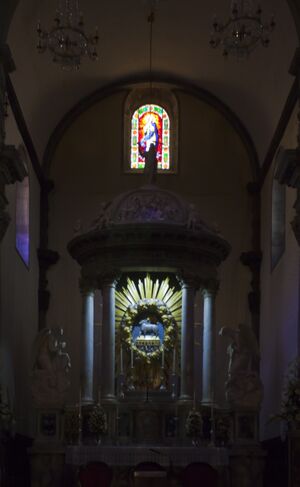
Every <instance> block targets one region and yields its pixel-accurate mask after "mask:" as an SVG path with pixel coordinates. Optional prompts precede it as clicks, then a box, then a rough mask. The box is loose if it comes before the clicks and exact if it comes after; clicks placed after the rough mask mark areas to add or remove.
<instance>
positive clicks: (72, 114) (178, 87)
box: [43, 76, 260, 182]
mask: <svg viewBox="0 0 300 487" xmlns="http://www.w3.org/2000/svg"><path fill="white" fill-rule="evenodd" d="M146 83H148V84H149V80H148V78H145V77H144V76H141V77H137V76H135V77H134V78H125V79H121V80H118V81H116V82H115V83H113V84H110V85H108V86H106V87H104V88H101V89H100V90H97V91H96V92H93V93H92V94H90V95H89V96H87V97H85V98H84V99H83V100H81V101H80V102H78V103H77V104H76V105H75V106H74V107H73V108H72V109H71V110H70V111H69V112H67V113H66V115H65V116H64V117H63V118H62V119H61V121H60V122H59V123H58V125H57V126H56V128H55V129H54V131H53V132H52V134H51V136H50V138H49V141H48V144H47V146H46V149H45V152H44V157H43V170H44V173H45V176H46V177H47V176H49V172H50V167H51V162H52V159H53V156H54V153H55V151H56V148H57V146H58V144H59V142H60V140H61V138H62V136H63V134H64V133H65V132H66V130H67V129H68V128H69V127H70V126H71V125H72V123H73V122H74V120H75V119H76V118H77V117H78V116H79V115H80V114H81V113H83V112H84V111H85V110H87V109H88V108H90V107H91V106H92V105H94V104H95V103H97V102H99V101H101V100H103V99H104V98H106V97H108V96H111V95H113V94H116V93H120V92H124V93H128V94H129V93H130V92H131V91H132V90H133V88H137V87H139V86H141V85H143V84H146ZM153 84H158V85H164V86H168V87H169V89H170V91H171V92H173V93H175V94H176V92H180V91H182V92H185V93H187V94H190V95H193V96H195V97H196V98H198V99H200V100H201V101H204V102H205V103H207V104H208V105H210V106H212V107H213V108H215V109H216V110H217V111H219V112H220V113H221V114H222V115H223V116H224V118H225V119H226V120H227V121H228V122H229V124H230V125H231V126H232V127H233V129H234V130H235V131H236V132H237V134H238V135H239V136H240V138H241V140H242V142H243V143H244V146H245V148H246V151H247V154H248V157H249V161H250V164H251V170H252V177H253V181H255V182H256V181H258V177H259V172H260V167H259V162H258V156H257V152H256V148H255V145H254V142H253V140H252V138H251V136H250V134H249V132H248V131H247V129H246V127H245V126H244V124H243V123H242V122H241V120H240V119H239V117H238V116H237V115H236V114H235V113H234V112H233V111H232V110H231V109H230V108H229V107H228V106H227V105H226V104H225V103H223V102H222V101H221V100H220V99H219V98H217V97H216V96H215V95H213V94H212V93H210V92H209V91H206V90H204V89H203V88H199V87H198V86H196V85H193V84H191V83H188V82H186V81H185V80H181V79H178V78H168V79H162V78H161V77H159V76H154V77H153Z"/></svg>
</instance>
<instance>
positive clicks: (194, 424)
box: [185, 409, 202, 438]
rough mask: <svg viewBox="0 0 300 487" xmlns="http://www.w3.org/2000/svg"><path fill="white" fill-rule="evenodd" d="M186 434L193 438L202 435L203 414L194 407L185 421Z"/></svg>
mask: <svg viewBox="0 0 300 487" xmlns="http://www.w3.org/2000/svg"><path fill="white" fill-rule="evenodd" d="M185 431H186V435H187V436H189V437H191V438H199V437H200V436H202V416H201V413H200V412H199V411H196V410H195V409H192V410H191V411H190V412H189V414H188V416H187V418H186V423H185Z"/></svg>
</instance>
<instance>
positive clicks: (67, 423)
mask: <svg viewBox="0 0 300 487" xmlns="http://www.w3.org/2000/svg"><path fill="white" fill-rule="evenodd" d="M80 421H81V418H80V416H79V411H78V407H76V406H74V407H68V408H66V409H65V411H64V436H65V439H66V442H67V443H68V444H74V443H76V441H78V438H79V433H80V431H79V429H80V426H81V425H80Z"/></svg>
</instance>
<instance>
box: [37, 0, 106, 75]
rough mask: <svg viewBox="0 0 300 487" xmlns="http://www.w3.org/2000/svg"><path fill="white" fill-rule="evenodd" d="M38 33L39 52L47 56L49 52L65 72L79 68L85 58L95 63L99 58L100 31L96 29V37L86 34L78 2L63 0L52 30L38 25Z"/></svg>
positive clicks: (60, 0)
mask: <svg viewBox="0 0 300 487" xmlns="http://www.w3.org/2000/svg"><path fill="white" fill-rule="evenodd" d="M37 34H38V44H37V50H38V52H40V53H43V52H45V51H46V50H47V49H48V50H49V51H50V52H51V54H52V56H53V57H52V60H53V62H54V63H57V64H59V65H60V66H61V67H62V68H63V69H69V70H73V69H79V67H80V64H81V58H82V57H83V56H88V57H89V58H90V59H92V60H93V61H96V60H97V59H98V54H97V50H96V46H97V44H98V40H99V36H98V30H97V28H96V30H95V34H94V35H92V36H88V35H87V34H86V32H85V29H84V21H83V15H82V13H81V11H80V10H79V5H78V0H59V4H58V8H57V10H56V14H55V17H54V22H53V26H52V28H50V29H49V31H46V30H43V29H42V27H41V23H40V22H38V25H37Z"/></svg>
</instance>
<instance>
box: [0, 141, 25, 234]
mask: <svg viewBox="0 0 300 487" xmlns="http://www.w3.org/2000/svg"><path fill="white" fill-rule="evenodd" d="M26 175H27V171H26V168H25V165H24V164H23V162H22V159H21V156H20V152H19V151H18V150H17V149H16V148H15V147H14V146H12V145H4V146H3V147H2V149H1V151H0V242H1V241H2V239H3V237H4V235H5V233H6V230H7V228H8V225H9V222H10V216H9V214H8V212H7V211H5V208H6V206H7V204H8V201H7V199H6V196H5V186H6V185H7V184H13V183H15V182H16V181H22V180H23V179H24V178H25V176H26Z"/></svg>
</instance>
